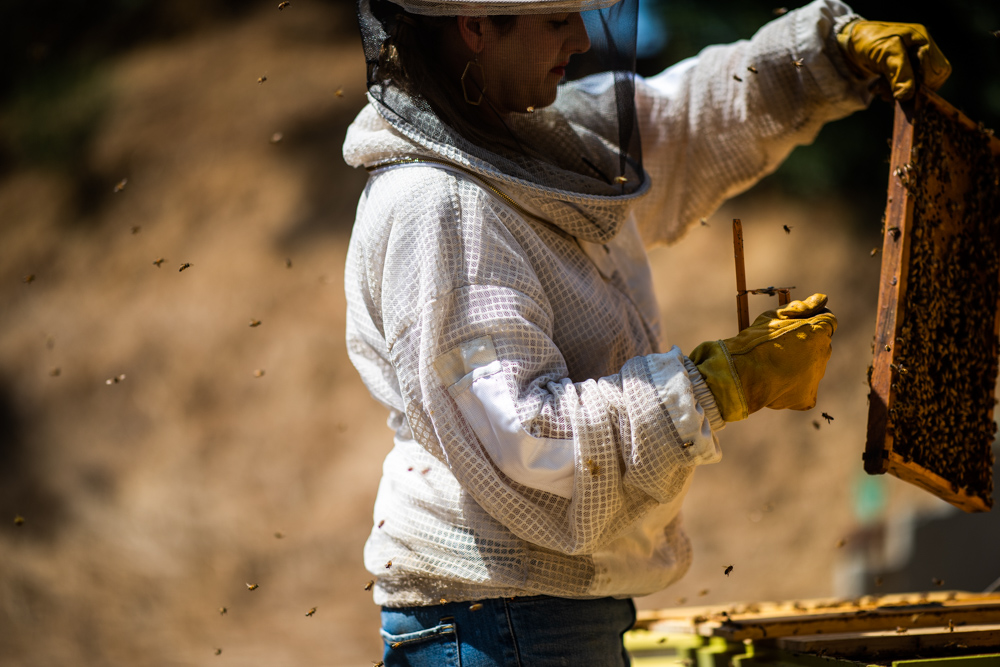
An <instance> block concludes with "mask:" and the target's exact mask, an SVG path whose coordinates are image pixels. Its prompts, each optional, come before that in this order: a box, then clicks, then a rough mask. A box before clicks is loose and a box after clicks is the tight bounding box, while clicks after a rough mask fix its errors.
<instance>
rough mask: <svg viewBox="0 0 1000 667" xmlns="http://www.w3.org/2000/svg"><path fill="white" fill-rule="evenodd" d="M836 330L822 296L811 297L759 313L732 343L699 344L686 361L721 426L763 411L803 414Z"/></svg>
mask: <svg viewBox="0 0 1000 667" xmlns="http://www.w3.org/2000/svg"><path fill="white" fill-rule="evenodd" d="M836 330H837V318H836V317H834V316H833V313H831V312H830V311H829V310H827V308H826V295H825V294H813V295H812V296H811V297H809V298H808V299H805V300H804V301H792V302H791V303H789V304H787V305H785V306H782V307H781V308H779V309H778V310H769V311H767V312H765V313H762V314H761V315H759V316H758V317H757V319H756V320H754V322H753V324H751V325H750V326H749V327H747V328H746V329H744V330H743V331H741V332H740V333H739V334H737V335H736V336H735V337H734V338H728V339H726V340H717V341H712V342H707V343H702V344H701V345H699V346H698V347H696V348H695V349H694V351H693V352H691V354H690V355H689V358H690V359H691V361H693V362H694V364H695V366H697V367H698V370H699V371H701V374H702V376H703V377H704V378H705V383H706V384H708V388H709V389H710V390H711V392H712V396H714V397H715V402H716V404H717V405H718V407H719V412H720V413H721V415H722V418H723V419H724V420H726V421H727V422H732V421H739V420H741V419H746V418H747V417H748V416H749V415H750V414H751V413H753V412H756V411H758V410H760V409H761V408H764V407H768V408H773V409H775V410H783V409H789V410H809V409H810V408H813V407H815V406H816V390H817V388H818V387H819V381H820V380H821V379H823V373H824V372H826V362H827V361H829V359H830V351H831V350H830V338H831V337H832V336H833V332H835V331H836Z"/></svg>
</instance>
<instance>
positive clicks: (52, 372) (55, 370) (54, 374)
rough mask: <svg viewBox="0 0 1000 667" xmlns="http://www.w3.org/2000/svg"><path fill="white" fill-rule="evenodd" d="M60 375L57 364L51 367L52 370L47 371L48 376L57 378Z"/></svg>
mask: <svg viewBox="0 0 1000 667" xmlns="http://www.w3.org/2000/svg"><path fill="white" fill-rule="evenodd" d="M60 375H62V369H60V368H59V367H58V366H56V367H55V368H53V369H52V370H50V371H49V376H50V377H54V378H57V377H59V376H60Z"/></svg>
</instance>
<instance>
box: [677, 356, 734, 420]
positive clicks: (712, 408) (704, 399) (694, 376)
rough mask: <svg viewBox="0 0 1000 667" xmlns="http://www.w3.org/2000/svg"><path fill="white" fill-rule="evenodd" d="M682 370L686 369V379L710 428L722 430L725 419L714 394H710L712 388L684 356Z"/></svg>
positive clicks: (692, 363)
mask: <svg viewBox="0 0 1000 667" xmlns="http://www.w3.org/2000/svg"><path fill="white" fill-rule="evenodd" d="M684 370H686V371H687V374H688V379H689V380H690V381H691V388H692V389H693V390H694V397H695V398H696V399H698V403H699V404H700V405H701V407H702V408H703V409H704V410H705V416H706V417H708V423H709V425H710V426H711V427H712V430H713V431H720V430H722V429H723V428H724V427H725V426H726V420H724V419H723V418H722V413H721V412H719V406H718V404H717V403H716V402H715V396H713V395H712V390H711V389H709V388H708V384H707V383H706V382H705V378H704V376H702V374H701V372H700V371H699V370H698V367H697V366H695V365H694V362H693V361H691V360H690V359H688V358H687V357H684Z"/></svg>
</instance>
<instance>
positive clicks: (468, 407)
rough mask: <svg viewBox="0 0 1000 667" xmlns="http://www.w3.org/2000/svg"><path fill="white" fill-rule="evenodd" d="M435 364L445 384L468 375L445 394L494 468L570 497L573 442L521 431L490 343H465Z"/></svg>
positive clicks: (478, 341)
mask: <svg viewBox="0 0 1000 667" xmlns="http://www.w3.org/2000/svg"><path fill="white" fill-rule="evenodd" d="M473 350H474V352H473V353H471V354H470V352H472V351H473ZM490 357H492V359H491V358H490ZM435 366H436V367H437V369H438V371H439V372H440V373H441V374H442V379H444V380H445V382H448V381H449V380H451V379H453V378H454V376H455V375H456V374H457V372H458V369H459V368H462V370H465V371H466V373H465V375H463V376H461V378H460V379H458V381H457V382H455V383H454V384H452V385H451V386H450V387H449V388H448V392H449V393H450V394H451V396H452V398H453V399H455V403H457V404H458V408H459V410H460V411H461V412H462V416H463V417H465V419H466V421H468V422H469V425H470V426H472V429H473V430H474V431H475V432H476V436H477V437H478V438H479V441H480V442H481V443H482V445H483V447H484V448H485V449H486V452H487V453H488V454H489V456H490V458H491V459H492V460H493V463H494V464H496V466H497V468H499V469H500V470H501V471H502V472H503V473H504V474H505V475H507V477H509V478H510V479H512V480H514V481H515V482H517V483H518V484H523V485H524V486H527V487H530V488H533V489H541V490H542V491H546V492H548V493H552V494H555V495H557V496H562V497H563V498H572V497H573V473H574V460H573V441H572V440H560V439H555V438H536V437H534V436H533V435H531V434H530V433H528V432H527V431H526V430H524V427H523V426H522V425H521V419H520V417H518V414H517V408H516V407H515V406H514V399H513V397H512V396H511V394H510V388H509V387H508V386H507V382H506V381H505V379H504V376H503V375H502V374H501V373H500V370H501V366H500V360H499V359H497V358H496V353H495V352H494V351H493V345H492V342H490V341H489V339H477V340H473V341H469V342H468V343H465V344H463V345H461V346H460V347H459V348H457V349H455V350H452V351H451V352H449V353H447V354H445V355H444V356H442V357H441V358H440V359H439V360H438V362H437V363H436V364H435ZM446 370H447V371H450V372H442V371H446ZM449 375H450V376H451V377H449Z"/></svg>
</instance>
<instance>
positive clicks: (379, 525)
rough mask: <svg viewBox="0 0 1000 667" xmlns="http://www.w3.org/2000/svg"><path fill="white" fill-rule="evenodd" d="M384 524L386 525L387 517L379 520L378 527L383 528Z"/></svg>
mask: <svg viewBox="0 0 1000 667" xmlns="http://www.w3.org/2000/svg"><path fill="white" fill-rule="evenodd" d="M384 525H385V519H382V520H381V521H379V522H378V527H379V528H381V527H382V526H384Z"/></svg>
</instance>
